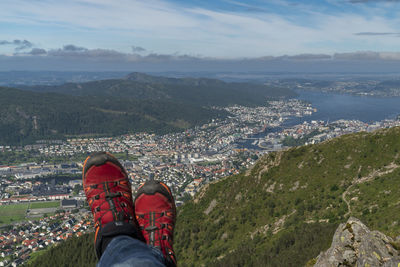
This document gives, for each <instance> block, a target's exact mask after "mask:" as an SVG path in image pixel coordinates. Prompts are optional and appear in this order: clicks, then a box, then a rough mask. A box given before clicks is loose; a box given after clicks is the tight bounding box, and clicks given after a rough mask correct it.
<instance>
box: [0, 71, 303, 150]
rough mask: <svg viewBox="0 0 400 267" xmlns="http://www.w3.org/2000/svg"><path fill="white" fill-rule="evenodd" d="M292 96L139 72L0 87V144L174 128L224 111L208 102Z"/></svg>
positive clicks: (254, 87) (266, 89)
mask: <svg viewBox="0 0 400 267" xmlns="http://www.w3.org/2000/svg"><path fill="white" fill-rule="evenodd" d="M294 95H295V94H294V93H293V92H292V91H290V90H288V89H280V88H270V87H267V86H264V85H256V84H246V83H225V82H222V81H219V80H212V79H194V78H184V79H175V78H164V77H154V76H149V75H146V74H141V73H132V74H130V75H128V76H127V77H126V78H124V79H112V80H102V81H94V82H87V83H68V84H64V85H59V86H33V87H27V86H21V88H20V89H14V88H6V87H0V112H1V113H0V145H4V144H25V143H32V142H34V141H35V140H38V139H47V138H51V139H55V138H57V139H63V138H66V137H68V136H76V135H92V136H93V135H117V134H125V133H134V132H141V131H147V132H155V133H167V132H173V131H180V130H183V129H186V128H188V127H192V126H193V125H197V124H201V123H204V122H207V121H209V120H210V119H212V118H217V117H223V116H226V115H227V113H226V112H223V111H217V110H215V109H212V108H211V106H226V105H234V104H238V105H261V104H264V103H265V102H266V101H267V100H268V99H276V98H284V97H292V96H294Z"/></svg>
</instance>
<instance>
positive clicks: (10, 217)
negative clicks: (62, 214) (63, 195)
mask: <svg viewBox="0 0 400 267" xmlns="http://www.w3.org/2000/svg"><path fill="white" fill-rule="evenodd" d="M59 206H60V202H59V201H48V202H33V203H22V204H9V205H1V206H0V225H1V224H10V223H14V222H19V221H24V220H26V212H27V210H28V209H31V210H32V209H44V208H58V207H59ZM47 215H49V214H47ZM35 219H40V218H30V220H35Z"/></svg>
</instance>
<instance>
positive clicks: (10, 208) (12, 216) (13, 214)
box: [0, 203, 29, 224]
mask: <svg viewBox="0 0 400 267" xmlns="http://www.w3.org/2000/svg"><path fill="white" fill-rule="evenodd" d="M28 206H29V204H27V203H24V204H11V205H2V206H0V224H10V223H13V222H17V221H22V220H24V219H25V215H26V211H27V209H28Z"/></svg>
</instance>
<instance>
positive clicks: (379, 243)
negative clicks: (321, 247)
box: [314, 217, 400, 267]
mask: <svg viewBox="0 0 400 267" xmlns="http://www.w3.org/2000/svg"><path fill="white" fill-rule="evenodd" d="M399 244H400V236H399V237H397V239H396V240H393V239H392V238H390V237H388V236H386V235H384V234H382V233H381V232H379V231H370V230H369V229H368V227H367V226H365V225H364V224H363V223H362V222H361V221H360V220H358V219H356V218H353V217H350V218H349V220H348V221H347V222H346V223H342V224H340V225H339V227H338V229H337V230H336V232H335V235H334V236H333V241H332V245H331V247H330V248H329V249H328V250H327V251H325V252H321V253H320V255H319V256H318V257H317V262H316V264H315V265H314V266H318V267H331V266H357V267H361V266H362V267H364V266H365V267H367V266H368V267H372V266H387V267H389V266H390V267H399V266H400V251H399V249H400V248H399Z"/></svg>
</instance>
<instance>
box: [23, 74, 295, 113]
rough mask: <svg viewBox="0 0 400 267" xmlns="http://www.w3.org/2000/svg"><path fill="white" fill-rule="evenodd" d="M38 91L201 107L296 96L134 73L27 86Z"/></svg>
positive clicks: (241, 85)
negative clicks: (111, 77) (81, 81)
mask: <svg viewBox="0 0 400 267" xmlns="http://www.w3.org/2000/svg"><path fill="white" fill-rule="evenodd" d="M23 89H26V90H33V91H38V92H57V93H63V94H71V95H79V96H92V95H95V96H108V97H124V98H135V99H147V100H170V101H173V102H179V103H185V104H190V105H199V106H226V105H234V104H236V105H264V104H265V101H266V100H267V99H275V98H284V97H293V96H295V95H296V94H295V93H294V92H292V91H291V90H289V89H287V88H276V87H270V86H266V85H261V84H252V83H226V82H223V81H220V80H215V79H206V78H180V79H178V78H166V77H157V76H150V75H147V74H143V73H132V74H130V75H128V76H127V77H126V78H125V79H112V80H102V81H93V82H87V83H68V84H64V85H60V86H34V87H24V88H23Z"/></svg>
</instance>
